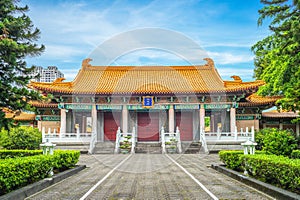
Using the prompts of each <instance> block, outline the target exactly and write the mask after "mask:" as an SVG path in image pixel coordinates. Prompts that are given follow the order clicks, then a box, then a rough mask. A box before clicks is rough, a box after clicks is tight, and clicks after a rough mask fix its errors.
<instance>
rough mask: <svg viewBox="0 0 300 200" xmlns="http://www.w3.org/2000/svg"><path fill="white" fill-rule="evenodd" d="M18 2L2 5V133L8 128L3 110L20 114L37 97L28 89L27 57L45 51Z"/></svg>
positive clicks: (29, 69)
mask: <svg viewBox="0 0 300 200" xmlns="http://www.w3.org/2000/svg"><path fill="white" fill-rule="evenodd" d="M17 3H18V0H1V1H0V129H1V128H3V127H4V128H8V125H7V120H5V119H3V116H4V113H3V111H2V108H8V109H11V110H12V111H19V110H22V109H24V108H25V107H26V106H28V102H29V101H30V100H33V99H37V98H38V93H37V92H35V91H32V90H29V89H28V88H26V85H27V84H28V83H29V80H30V79H31V78H32V75H31V72H32V71H33V68H34V67H33V66H32V67H27V64H26V62H25V58H26V57H27V56H38V55H40V54H41V53H42V52H43V51H44V49H45V47H44V45H38V44H35V43H34V42H35V41H36V40H37V39H38V38H39V35H40V31H39V29H37V28H35V27H34V26H33V24H32V21H31V19H30V18H29V17H28V16H27V15H25V12H27V11H28V10H29V8H28V6H24V7H20V6H18V5H17Z"/></svg>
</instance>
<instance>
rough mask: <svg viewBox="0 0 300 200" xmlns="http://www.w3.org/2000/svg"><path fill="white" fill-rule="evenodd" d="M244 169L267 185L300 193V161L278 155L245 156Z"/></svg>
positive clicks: (243, 157)
mask: <svg viewBox="0 0 300 200" xmlns="http://www.w3.org/2000/svg"><path fill="white" fill-rule="evenodd" d="M241 158H242V160H243V168H244V169H245V170H247V172H248V173H249V175H251V176H253V177H255V178H256V179H258V180H261V181H263V182H266V183H270V184H272V185H275V186H278V187H280V188H283V189H286V190H290V191H292V192H297V193H299V191H300V159H289V158H288V157H283V156H276V155H263V154H261V155H259V154H258V155H243V156H242V157H241Z"/></svg>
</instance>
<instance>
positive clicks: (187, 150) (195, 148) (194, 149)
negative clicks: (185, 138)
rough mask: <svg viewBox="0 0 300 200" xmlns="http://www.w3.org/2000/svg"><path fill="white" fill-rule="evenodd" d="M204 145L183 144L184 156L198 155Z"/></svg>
mask: <svg viewBox="0 0 300 200" xmlns="http://www.w3.org/2000/svg"><path fill="white" fill-rule="evenodd" d="M201 146H202V144H201V143H200V142H182V143H181V147H182V152H183V153H184V154H197V153H199V152H200V149H201Z"/></svg>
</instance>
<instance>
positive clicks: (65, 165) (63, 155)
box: [53, 150, 80, 171]
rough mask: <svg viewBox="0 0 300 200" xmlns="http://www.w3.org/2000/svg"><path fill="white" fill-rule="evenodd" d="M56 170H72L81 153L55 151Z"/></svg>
mask: <svg viewBox="0 0 300 200" xmlns="http://www.w3.org/2000/svg"><path fill="white" fill-rule="evenodd" d="M53 156H54V157H55V159H54V169H55V170H58V171H64V170H66V169H69V168H72V167H74V166H75V165H76V163H77V162H78V160H79V156H80V151H73V150H55V151H54V155H53Z"/></svg>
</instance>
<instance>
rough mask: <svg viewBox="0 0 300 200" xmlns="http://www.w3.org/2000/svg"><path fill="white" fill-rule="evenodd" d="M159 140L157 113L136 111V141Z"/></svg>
mask: <svg viewBox="0 0 300 200" xmlns="http://www.w3.org/2000/svg"><path fill="white" fill-rule="evenodd" d="M158 140H159V115H158V113H154V112H141V113H138V141H158Z"/></svg>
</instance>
